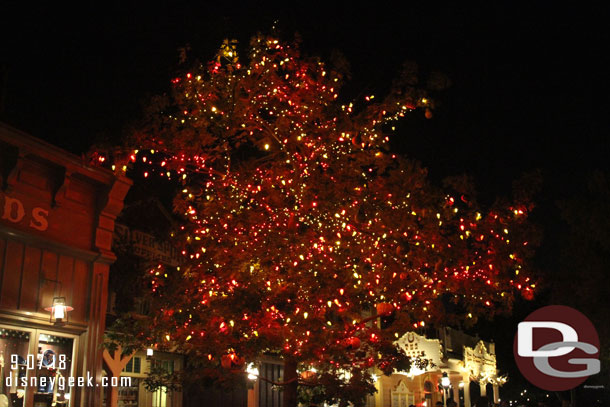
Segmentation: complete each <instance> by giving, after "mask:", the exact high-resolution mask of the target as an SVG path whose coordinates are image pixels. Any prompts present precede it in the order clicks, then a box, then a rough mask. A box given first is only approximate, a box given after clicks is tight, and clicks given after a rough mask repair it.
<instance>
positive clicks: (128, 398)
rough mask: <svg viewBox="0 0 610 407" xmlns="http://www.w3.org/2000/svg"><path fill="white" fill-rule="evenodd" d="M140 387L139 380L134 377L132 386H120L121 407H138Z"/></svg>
mask: <svg viewBox="0 0 610 407" xmlns="http://www.w3.org/2000/svg"><path fill="white" fill-rule="evenodd" d="M139 385H140V382H139V380H138V379H136V378H134V377H132V378H131V386H129V387H125V386H119V403H118V404H119V407H138V396H139Z"/></svg>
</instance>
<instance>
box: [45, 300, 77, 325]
mask: <svg viewBox="0 0 610 407" xmlns="http://www.w3.org/2000/svg"><path fill="white" fill-rule="evenodd" d="M73 310H74V308H72V307H70V306H68V305H66V297H54V298H53V306H52V307H48V308H45V311H49V312H50V313H51V318H50V321H51V322H52V323H53V324H54V325H57V326H61V325H65V324H66V323H67V322H68V312H69V311H73Z"/></svg>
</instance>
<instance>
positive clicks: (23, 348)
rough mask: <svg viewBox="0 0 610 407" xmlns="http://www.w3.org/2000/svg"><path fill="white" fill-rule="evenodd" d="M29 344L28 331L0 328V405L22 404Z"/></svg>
mask: <svg viewBox="0 0 610 407" xmlns="http://www.w3.org/2000/svg"><path fill="white" fill-rule="evenodd" d="M29 346H30V333H29V332H23V331H16V330H13V329H6V328H0V379H2V382H0V405H10V406H19V407H20V406H23V405H24V400H25V387H24V386H21V385H20V384H21V383H20V380H21V379H24V378H26V377H27V360H26V359H27V357H28V350H29ZM32 362H33V361H32Z"/></svg>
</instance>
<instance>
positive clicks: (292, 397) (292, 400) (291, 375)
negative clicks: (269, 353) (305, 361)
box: [283, 359, 298, 407]
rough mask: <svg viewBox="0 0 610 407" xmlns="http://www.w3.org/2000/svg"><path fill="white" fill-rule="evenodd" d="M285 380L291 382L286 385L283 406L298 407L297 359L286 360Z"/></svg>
mask: <svg viewBox="0 0 610 407" xmlns="http://www.w3.org/2000/svg"><path fill="white" fill-rule="evenodd" d="M284 382H290V383H288V384H286V385H285V386H284V403H283V404H284V405H283V407H297V387H298V380H297V361H296V360H294V359H285V360H284Z"/></svg>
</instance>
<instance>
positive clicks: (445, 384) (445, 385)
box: [441, 372, 451, 407]
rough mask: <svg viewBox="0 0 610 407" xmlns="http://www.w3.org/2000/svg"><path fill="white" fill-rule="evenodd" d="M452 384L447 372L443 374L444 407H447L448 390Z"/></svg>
mask: <svg viewBox="0 0 610 407" xmlns="http://www.w3.org/2000/svg"><path fill="white" fill-rule="evenodd" d="M450 384H451V382H450V381H449V376H448V375H447V372H443V377H441V386H443V407H447V389H448V388H449V385H450Z"/></svg>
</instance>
